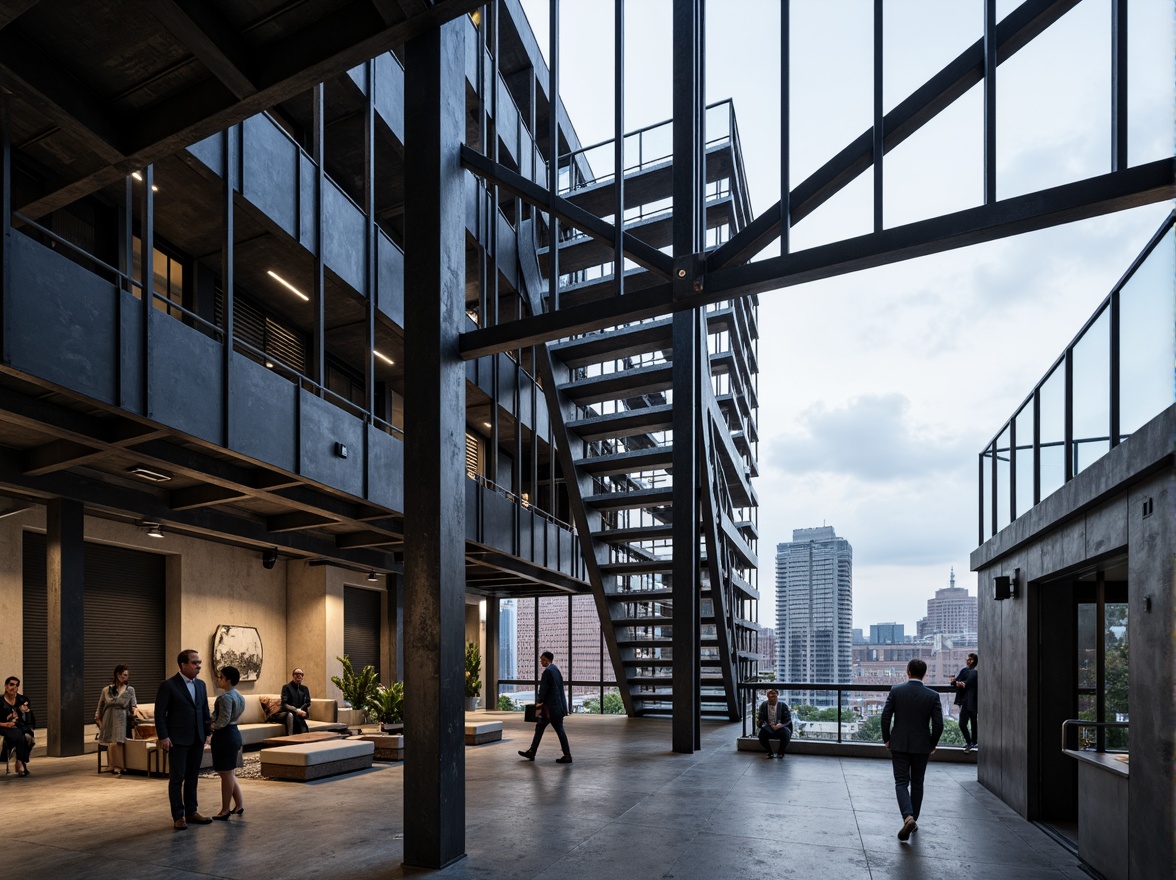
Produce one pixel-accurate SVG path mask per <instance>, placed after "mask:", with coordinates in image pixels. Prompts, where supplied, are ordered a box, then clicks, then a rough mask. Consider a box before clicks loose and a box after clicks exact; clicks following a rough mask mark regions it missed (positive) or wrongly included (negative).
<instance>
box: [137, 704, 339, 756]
mask: <svg viewBox="0 0 1176 880" xmlns="http://www.w3.org/2000/svg"><path fill="white" fill-rule="evenodd" d="M241 696H243V697H244V698H245V711H244V712H242V713H241V718H240V720H238V721H237V729H238V730H239V731H240V732H241V745H242V746H244V747H245V748H249V747H250V746H257V745H261V742H262V740H265V739H268V738H269V737H271V736H284V735H285V734H286V725H285V724H282V723H280V722H279V723H273V722H269V721H266V720H265V718H266V716H265V710H264V709H263V708H262V706H261V698H262V697H266V698H269V699H271V700H272V701H273V703H274V704H278V703H279V702H280V700H281V696H280V695H278V694H242V695H241ZM215 702H216V698H215V697H209V698H208V711H209V712H212V707H213V703H215ZM135 715H136V717H137V718H138V719H139V727H138V728H137V729H136V731H135V738H136V739H137V740H138V739H142V740H154V739H155V738H156V735H155V726H154V724H153V723H152V722H153V721H154V720H155V704H153V703H140V704H139V708H137V709H136V710H135ZM306 723H307V726H308V727H309V728H310V729H311V730H339V731H345V730H347V725H346V724H342V723H340V722H339V721H338V707H337V706H336V704H335V701H334V700H326V699H312V700H311V701H310V712H309V714H308V717H307V720H306ZM133 769H140V768H133ZM142 769H144V770H145V769H146V768H145V767H144V768H142Z"/></svg>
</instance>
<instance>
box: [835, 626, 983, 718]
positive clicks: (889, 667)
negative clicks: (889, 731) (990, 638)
mask: <svg viewBox="0 0 1176 880" xmlns="http://www.w3.org/2000/svg"><path fill="white" fill-rule="evenodd" d="M975 650H976V640H975V639H967V640H960V641H955V640H953V639H950V638H946V637H944V636H941V635H937V636H931V637H929V638H927V639H926V640H924V641H921V642H919V643H910V642H908V643H906V644H893V645H858V646H856V647H855V648H854V649H853V682H854V684H860V685H885V686H887V687H893V686H894V685H896V684H902V683H903V682H904V681H906V680H907V677H906V667H907V663H908V662H909V661H910V660H913V659H914V658H916V657H918V658H919V659H921V660H923V661H924V662H926V664H927V675H926V676H925V677H924V678H923V681H924V683H926V684H928V685H948V684H950V682H951V677H952V676H953V675H955V674H956V673H957V672H959V671H960V670H961V669H962V668H963V667H964V665H965V661H966V659H967V657H968V654H969V652H971V651H975ZM851 699H852V702H853V705H854V706H855V708H856V709H857V710H858V711H859V713H860V714H861V715H863V716H869V715H876V714H877V713H878V712H881V711H882V706H883V704H884V703H885V702H886V692H885V691H874V692H871V691H861V692H855V693H854V694H853V695H852V698H851ZM942 702H943V714H944V717H952V718H954V717H956V716H957V714H958V713H957V711H956V707H955V705H954V703H955V701H954V698H953V696H952V695H951V694H944V695H943V700H942Z"/></svg>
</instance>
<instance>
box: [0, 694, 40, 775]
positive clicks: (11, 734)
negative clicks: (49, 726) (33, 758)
mask: <svg viewBox="0 0 1176 880" xmlns="http://www.w3.org/2000/svg"><path fill="white" fill-rule="evenodd" d="M36 724H37V722H36V719H34V718H33V710H32V709H30V708H29V701H28V698H27V697H25V695H24V694H22V693H20V679H19V678H17V677H16V676H15V675H10V676H8V678H6V679H4V693H3V695H0V738H2V741H3V746H0V752H2V753H3V754H4V755H7V753H8V751H9V750H10V749H11V750H12V751H14V752H15V753H16V775H17V776H28V775H29V755H30V754H31V753H32V751H33V728H34V727H35V726H36ZM0 760H4V758H0Z"/></svg>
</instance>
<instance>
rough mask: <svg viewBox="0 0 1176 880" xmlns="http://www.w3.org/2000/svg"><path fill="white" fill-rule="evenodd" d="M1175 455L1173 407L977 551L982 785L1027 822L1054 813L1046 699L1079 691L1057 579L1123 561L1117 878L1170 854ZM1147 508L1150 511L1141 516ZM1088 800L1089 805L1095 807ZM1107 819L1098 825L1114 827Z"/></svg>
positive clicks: (1052, 731) (1175, 685)
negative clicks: (1124, 823) (1011, 592)
mask: <svg viewBox="0 0 1176 880" xmlns="http://www.w3.org/2000/svg"><path fill="white" fill-rule="evenodd" d="M1174 457H1176V406H1174V407H1171V408H1169V409H1168V410H1166V411H1165V412H1164V413H1162V414H1161V415H1160V416H1158V417H1157V418H1156V419H1153V420H1152V421H1151V422H1149V423H1148V424H1147V425H1145V426H1144V427H1143V428H1141V429H1140V430H1139V431H1137V432H1136V433H1135V434H1134V435H1133V436H1132V437H1131V438H1130V439H1128V440H1127V441H1125V442H1124V443H1122V444H1120V446H1118V447H1117V448H1115V449H1114V450H1112V451H1111V452H1110V453H1108V454H1107V455H1106V456H1104V457H1103V458H1102V459H1100V460H1099V461H1097V462H1095V463H1094V464H1093V465H1092V466H1091V467H1089V468H1087V469H1086V470H1085V471H1083V472H1081V473H1080V474H1078V475H1077V476H1076V477H1075V478H1074V479H1073V480H1072V481H1071V482H1069V483H1067V484H1066V485H1065V486H1063V487H1062V488H1061V489H1059V490H1058V491H1057V492H1055V493H1054V494H1053V495H1051V496H1050V497H1049V498H1046V499H1045V500H1043V501H1042V503H1041V504H1039V505H1037V506H1036V507H1035V508H1033V509H1032V510H1030V511H1028V512H1027V513H1026V514H1025V515H1024V516H1022V517H1020V518H1019V519H1018V520H1017V521H1016V522H1014V523H1012V524H1011V525H1010V526H1008V527H1007V528H1005V529H1004V530H1002V531H1001V532H1000V533H999V534H997V535H996V536H994V537H993V538H992V539H991V540H989V541H988V542H987V543H985V544H984V545H983V546H982V547H980V548H979V549H978V550H976V551H975V552H974V553H973V554H972V568H973V570H975V571H976V572H977V580H978V592H979V597H980V602H979V615H980V621H979V628H980V649H979V654H980V670H981V687H980V694H979V697H980V707H979V722H980V741H981V750H980V760H979V770H978V776H979V779H980V782H981V783H983V784H984V785H985V786H986V787H987V788H989V789H991V790H992V791H993V792H994V793H995V794H997V795H998V796H999V797H1000V798H1001V799H1002V800H1004V801H1005V802H1006V803H1007V804H1009V805H1010V806H1012V807H1013V808H1014V809H1016V810H1017V811H1018V812H1019V813H1020V814H1021V815H1023V816H1025V817H1026V818H1029V819H1036V818H1039V817H1040V816H1041V815H1042V810H1043V804H1048V800H1047V798H1048V793H1045V792H1043V790H1042V788H1041V786H1040V785H1039V779H1041V778H1042V777H1045V778H1049V777H1050V776H1051V774H1050V773H1049V772H1042V770H1043V768H1041V767H1039V763H1038V760H1039V759H1038V756H1039V755H1042V756H1044V757H1043V758H1042V760H1043V761H1051V760H1053V753H1052V748H1059V751H1060V747H1057V746H1054V747H1051V743H1058V742H1059V741H1060V729H1059V727H1058V726H1057V724H1056V721H1057V719H1056V718H1053V717H1049V715H1050V712H1051V708H1050V707H1051V700H1050V699H1049V697H1050V690H1051V689H1052V688H1054V687H1055V686H1056V688H1057V689H1058V690H1060V691H1065V690H1066V688H1070V687H1071V685H1070V683H1069V682H1068V681H1063V678H1062V677H1063V676H1068V675H1071V674H1072V672H1071V671H1070V670H1071V669H1072V667H1073V665H1074V662H1073V660H1071V659H1069V657H1073V654H1072V652H1069V651H1066V650H1065V648H1064V646H1065V645H1066V644H1067V639H1068V638H1069V636H1068V634H1065V633H1062V634H1058V633H1056V632H1055V629H1056V624H1053V625H1052V626H1051V622H1052V621H1053V620H1054V618H1055V615H1053V614H1051V613H1050V610H1051V603H1052V604H1054V605H1056V604H1057V602H1058V601H1060V602H1062V603H1064V602H1066V601H1068V600H1067V599H1066V597H1064V596H1063V597H1061V598H1060V599H1059V598H1058V596H1057V595H1056V594H1055V593H1054V592H1052V591H1055V590H1065V589H1069V587H1068V581H1058V580H1056V579H1057V578H1062V577H1064V576H1065V575H1067V574H1069V573H1071V572H1077V571H1079V570H1081V569H1082V568H1083V567H1084V566H1087V567H1088V566H1091V565H1093V564H1095V563H1097V562H1098V561H1099V560H1100V559H1105V558H1108V557H1110V556H1115V555H1121V554H1123V553H1126V555H1127V558H1128V591H1129V592H1128V601H1129V612H1128V640H1129V644H1130V671H1129V692H1130V698H1129V699H1130V719H1131V765H1130V781H1129V786H1128V789H1129V791H1128V796H1127V802H1128V805H1129V807H1128V813H1129V816H1128V819H1129V822H1128V827H1129V828H1130V831H1129V832H1128V833H1129V834H1130V838H1129V840H1128V852H1129V857H1128V859H1127V862H1126V864H1123V865H1122V866H1121V867H1122V868H1123V869H1124V873H1123V874H1121V876H1125V877H1126V876H1129V877H1132V878H1150V877H1160V876H1169V875H1170V873H1171V866H1172V864H1173V859H1174V856H1176V852H1174V849H1176V847H1174V841H1173V834H1172V828H1173V819H1174V811H1173V800H1174V798H1173V794H1174V792H1176V778H1174V775H1173V759H1174V757H1176V708H1174V695H1176V603H1174V602H1173V593H1174V590H1176V564H1174V560H1176V469H1174V467H1173V465H1174V461H1176V458H1174ZM1148 509H1150V510H1151V513H1150V514H1149V515H1147V516H1145V515H1144V514H1145V510H1148ZM1018 568H1019V569H1020V589H1021V595H1020V596H1018V597H1017V598H1014V599H1010V600H1005V601H1001V602H997V601H995V600H994V599H993V595H992V580H993V578H994V577H995V576H996V575H1012V574H1013V572H1014V570H1015V569H1018ZM1051 579H1055V580H1054V582H1053V583H1051ZM1055 600H1056V601H1055ZM1149 600H1150V604H1149ZM1058 607H1061V606H1058ZM1055 635H1056V636H1058V638H1056V639H1054V638H1053V637H1054V636H1055ZM1051 639H1052V641H1051ZM1042 645H1046V646H1051V645H1052V650H1043V649H1042V647H1041V646H1042ZM1067 654H1068V657H1067ZM1059 655H1060V656H1059ZM1063 658H1065V659H1063ZM1070 692H1072V688H1071V691H1070ZM1043 697H1044V698H1043ZM1047 769H1048V768H1047ZM1075 775H1076V772H1075ZM1082 802H1083V803H1084V804H1087V809H1090V807H1089V804H1090V803H1092V802H1093V801H1090V799H1083V801H1082ZM1111 808H1112V807H1111V806H1109V805H1108V809H1111ZM1085 818H1086V819H1089V818H1090V817H1089V816H1087V817H1085ZM1109 818H1110V817H1108V821H1107V822H1106V823H1102V824H1101V825H1100V824H1099V823H1097V822H1096V823H1093V825H1092V827H1103V828H1113V827H1117V826H1115V825H1114V824H1113V823H1111V822H1110V821H1109ZM1093 843H1094V842H1093V841H1088V845H1093ZM1080 852H1081V841H1080Z"/></svg>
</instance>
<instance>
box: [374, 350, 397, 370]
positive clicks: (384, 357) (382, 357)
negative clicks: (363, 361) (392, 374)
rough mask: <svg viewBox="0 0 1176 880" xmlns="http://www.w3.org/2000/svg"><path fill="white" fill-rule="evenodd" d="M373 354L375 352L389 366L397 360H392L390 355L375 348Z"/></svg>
mask: <svg viewBox="0 0 1176 880" xmlns="http://www.w3.org/2000/svg"><path fill="white" fill-rule="evenodd" d="M372 354H374V355H375V356H376V357H378V358H379V359H380V360H382V361H383V362H384V363H386V364H388V366H392V365H393V364H395V363H396V361H394V360H392V358H390V357H388V355H386V354H381V353H380V352H378V351H376V350H375V349H374V348H373V349H372Z"/></svg>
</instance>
